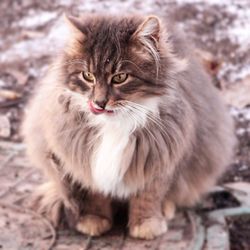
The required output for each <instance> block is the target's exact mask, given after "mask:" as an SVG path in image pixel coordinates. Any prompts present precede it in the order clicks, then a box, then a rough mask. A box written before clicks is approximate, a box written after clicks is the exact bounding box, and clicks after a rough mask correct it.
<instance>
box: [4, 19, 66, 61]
mask: <svg viewBox="0 0 250 250" xmlns="http://www.w3.org/2000/svg"><path fill="white" fill-rule="evenodd" d="M62 19H63V18H59V19H58V20H57V21H56V22H55V23H54V24H53V26H52V27H51V28H50V30H49V33H48V34H44V36H43V37H42V38H34V39H30V40H22V41H20V42H18V43H16V44H14V45H13V46H12V47H10V48H9V49H8V50H7V51H5V52H4V53H2V54H1V55H0V62H5V63H8V62H12V61H15V60H16V59H17V58H18V59H19V60H20V59H22V60H26V59H31V58H40V57H41V56H46V55H51V54H55V53H57V52H59V51H60V49H61V48H62V47H63V44H64V42H65V40H66V39H67V37H68V36H69V31H68V28H67V26H66V25H65V23H64V21H63V20H62Z"/></svg>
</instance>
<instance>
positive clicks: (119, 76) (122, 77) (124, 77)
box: [112, 73, 128, 84]
mask: <svg viewBox="0 0 250 250" xmlns="http://www.w3.org/2000/svg"><path fill="white" fill-rule="evenodd" d="M127 78H128V74H125V73H120V74H117V75H115V76H113V78H112V82H113V83H117V84H118V83H123V82H125V81H126V80H127Z"/></svg>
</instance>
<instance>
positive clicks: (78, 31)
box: [63, 14, 86, 55]
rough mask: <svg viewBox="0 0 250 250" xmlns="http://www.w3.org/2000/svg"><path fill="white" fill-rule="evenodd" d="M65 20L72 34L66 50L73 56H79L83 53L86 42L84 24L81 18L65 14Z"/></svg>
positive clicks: (68, 39)
mask: <svg viewBox="0 0 250 250" xmlns="http://www.w3.org/2000/svg"><path fill="white" fill-rule="evenodd" d="M63 18H64V22H65V23H66V25H67V26H68V29H69V32H70V34H69V35H68V36H67V43H66V46H65V48H64V50H65V51H66V52H67V53H68V54H71V55H76V54H79V53H80V52H81V51H82V45H83V42H84V41H85V40H86V36H85V34H84V32H83V29H84V26H83V22H82V20H81V19H80V18H77V17H74V16H68V15H66V14H64V16H63Z"/></svg>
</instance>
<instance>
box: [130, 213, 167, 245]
mask: <svg viewBox="0 0 250 250" xmlns="http://www.w3.org/2000/svg"><path fill="white" fill-rule="evenodd" d="M166 232H167V223H166V221H165V220H164V218H156V217H152V218H149V219H145V220H144V221H143V222H142V223H140V224H135V225H132V226H130V228H129V234H130V235H131V236H132V237H134V238H139V239H145V240H152V239H154V238H156V237H157V236H159V235H162V234H164V233H166Z"/></svg>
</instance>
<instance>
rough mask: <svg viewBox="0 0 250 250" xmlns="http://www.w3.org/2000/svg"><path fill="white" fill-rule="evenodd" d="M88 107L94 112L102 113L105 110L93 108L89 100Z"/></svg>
mask: <svg viewBox="0 0 250 250" xmlns="http://www.w3.org/2000/svg"><path fill="white" fill-rule="evenodd" d="M89 107H90V110H91V111H92V112H94V113H99V114H101V113H104V112H105V109H97V108H95V107H94V105H93V103H92V102H91V101H90V102H89Z"/></svg>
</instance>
